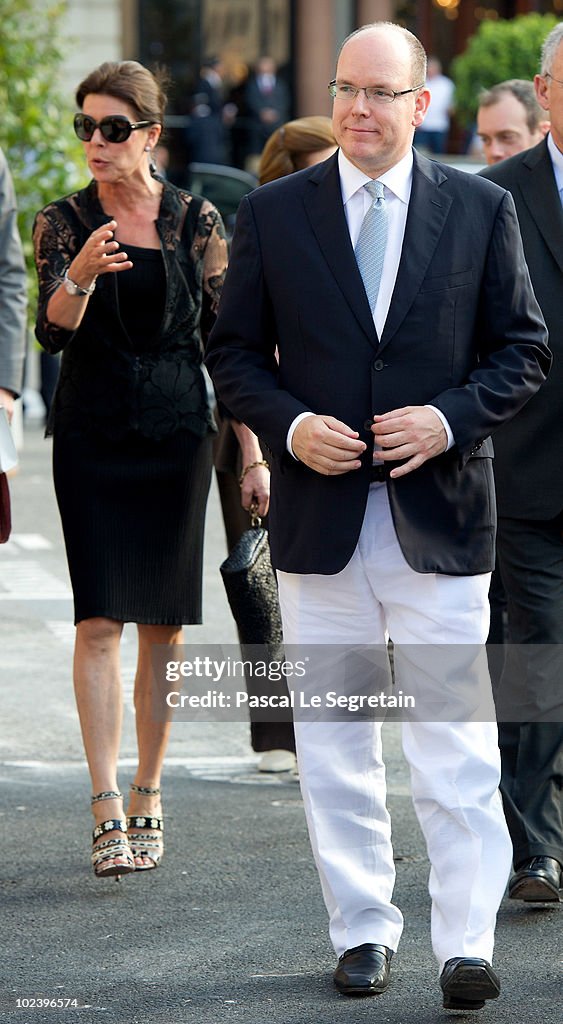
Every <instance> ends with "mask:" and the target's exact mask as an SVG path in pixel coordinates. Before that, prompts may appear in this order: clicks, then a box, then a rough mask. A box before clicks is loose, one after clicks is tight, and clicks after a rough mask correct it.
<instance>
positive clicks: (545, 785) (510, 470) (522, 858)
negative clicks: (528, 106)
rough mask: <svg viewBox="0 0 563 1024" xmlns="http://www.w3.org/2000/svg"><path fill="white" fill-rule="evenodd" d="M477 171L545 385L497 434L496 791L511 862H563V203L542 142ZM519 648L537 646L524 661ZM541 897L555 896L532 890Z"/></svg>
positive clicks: (516, 864) (516, 863)
mask: <svg viewBox="0 0 563 1024" xmlns="http://www.w3.org/2000/svg"><path fill="white" fill-rule="evenodd" d="M560 49H561V46H560ZM554 88H559V89H561V88H562V87H561V86H558V85H557V84H556V85H555V86H554ZM482 174H483V176H484V177H487V178H490V179H491V180H492V181H495V182H497V183H498V184H499V185H501V186H502V187H503V188H506V189H509V190H510V192H511V193H512V196H513V198H514V202H515V204H516V210H517V213H518V220H519V222H520V230H521V233H522V240H523V243H524V253H525V256H526V260H527V263H528V267H529V270H530V276H531V279H532V284H533V286H534V291H535V293H536V297H537V299H538V302H539V304H540V307H541V310H542V313H543V316H544V319H545V321H546V324H547V326H548V329H549V344H550V348H551V350H552V352H553V356H554V361H553V367H552V371H551V373H550V376H549V379H548V381H547V382H546V384H545V386H544V387H543V388H542V389H541V391H540V392H539V393H538V394H537V395H535V396H534V397H533V398H532V399H531V400H530V401H529V402H528V403H527V405H526V406H525V407H524V409H522V411H521V412H520V413H518V415H517V416H516V417H515V419H514V420H512V421H511V422H510V423H509V424H506V425H505V426H503V427H501V428H500V429H499V430H498V431H497V433H496V434H495V453H496V459H495V478H496V488H497V499H498V513H499V527H498V541H497V543H498V559H499V565H500V569H501V572H502V577H503V580H504V583H505V589H506V593H507V599H508V625H509V635H510V641H511V646H509V647H507V653H506V661H505V666H504V672H503V675H502V679H501V682H500V693H499V700H500V702H501V705H502V708H503V711H502V716H501V717H503V716H506V714H508V713H509V708H510V706H511V705H512V706H513V707H514V708H515V710H518V708H519V707H521V708H522V712H521V714H519V715H517V716H515V717H518V719H519V720H518V721H516V722H512V723H510V722H506V723H502V724H501V725H500V730H499V732H500V746H501V753H502V783H501V789H502V794H503V800H504V806H505V812H506V816H507V821H508V825H509V829H510V834H511V838H512V842H513V846H514V867H515V869H518V868H520V867H521V866H522V865H523V864H524V863H526V862H528V861H529V860H531V859H532V858H534V857H538V856H540V857H552V858H554V859H555V860H557V861H558V862H559V864H563V796H562V791H563V720H562V716H561V708H562V700H561V690H562V688H563V671H562V664H561V656H560V654H559V653H558V651H559V650H563V648H561V647H560V645H562V644H563V536H562V531H563V461H562V455H563V207H562V205H561V199H560V196H559V193H558V190H557V187H556V181H555V177H554V172H553V165H552V161H551V157H550V153H549V149H548V142H547V139H545V140H543V141H542V142H540V143H539V144H538V145H537V146H535V147H534V148H533V149H530V150H527V151H526V152H524V153H520V154H518V155H516V156H513V157H511V158H510V159H509V160H504V161H503V162H502V163H500V164H497V165H496V166H495V167H490V168H488V169H487V170H486V171H483V172H482ZM523 644H533V645H535V646H534V647H533V648H532V649H531V651H530V652H529V656H528V657H527V658H526V663H525V664H524V661H523V651H522V649H521V648H520V647H519V645H523ZM512 645H516V646H512ZM544 645H547V646H544ZM524 702H527V705H528V713H527V715H526V713H525V703H524ZM524 716H525V717H524ZM518 891H519V890H518V888H517V889H516V896H517V898H518ZM521 891H522V892H523V891H524V890H523V889H522V890H521ZM542 897H543V898H554V894H553V895H552V896H551V897H550V896H549V890H548V889H545V890H544V892H541V889H540V891H539V894H538V898H542ZM526 898H527V899H529V898H530V895H529V894H528V895H527V896H526Z"/></svg>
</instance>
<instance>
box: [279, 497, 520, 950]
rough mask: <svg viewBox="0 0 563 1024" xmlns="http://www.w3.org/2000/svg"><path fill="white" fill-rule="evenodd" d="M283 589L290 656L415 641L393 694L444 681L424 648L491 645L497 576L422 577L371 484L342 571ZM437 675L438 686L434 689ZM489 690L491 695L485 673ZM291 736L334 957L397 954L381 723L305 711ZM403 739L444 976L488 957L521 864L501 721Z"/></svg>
mask: <svg viewBox="0 0 563 1024" xmlns="http://www.w3.org/2000/svg"><path fill="white" fill-rule="evenodd" d="M278 581H279V592H280V605H281V611H282V620H283V627H284V640H285V642H286V644H288V645H295V646H292V656H295V654H296V652H298V651H299V649H300V647H303V645H304V646H305V647H307V645H312V644H314V645H325V644H326V645H331V644H344V645H351V646H352V645H354V646H356V645H362V644H364V645H373V644H384V643H385V641H386V639H387V637H388V636H390V637H391V639H392V640H393V642H394V644H395V645H402V644H404V645H407V647H406V648H405V649H406V651H407V652H408V655H407V657H406V658H402V657H401V658H398V659H396V661H395V681H396V686H397V687H398V688H400V689H403V691H404V692H409V690H410V689H412V686H413V684H415V683H417V681H416V678H415V677H416V675H417V668H418V675H419V679H418V683H417V685H418V686H419V687H420V686H421V685H426V683H428V684H429V685H431V686H436V688H437V689H439V688H440V686H442V685H443V678H440V675H441V663H440V658H438V659H433V658H429V657H428V651H429V650H431V649H432V648H429V647H428V646H427V645H447V649H448V651H449V652H450V653H451V651H452V649H453V650H454V651H455V648H454V647H453V645H462V646H461V647H460V648H458V650H459V651H460V652H465V651H466V650H471V649H472V646H473V648H474V646H475V645H484V643H485V639H486V636H487V632H488V617H489V608H488V588H489V581H490V576H489V574H488V573H487V574H484V575H480V576H469V577H467V576H466V577H455V576H442V575H438V574H436V575H434V574H428V575H426V574H420V573H416V572H414V571H413V570H412V569H411V568H410V567H409V566H408V564H407V563H406V561H405V559H404V557H403V555H402V552H401V550H400V548H399V544H398V541H397V537H396V533H395V529H394V526H393V522H392V518H391V513H390V509H389V503H388V498H387V488H386V485H385V484H373V485H372V486H371V487H370V492H369V497H368V503H367V508H366V515H365V519H364V523H363V526H362V531H361V535H360V539H359V542H358V545H357V548H356V550H355V552H354V555H353V557H352V559H351V561H350V562H349V563H348V565H347V566H346V567H345V569H343V570H342V571H341V572H340V573H337V574H336V575H333V576H324V575H299V574H293V573H285V572H278ZM417 651H418V652H419V653H418V656H417ZM417 661H418V662H419V664H418V666H417V664H416V662H417ZM321 662H322V665H323V668H322V671H323V676H324V678H323V680H322V682H323V688H324V689H326V688H327V687H328V688H329V689H330V687H332V688H333V689H334V690H336V691H338V689H339V682H340V683H341V680H339V678H338V672H339V659H338V658H336V657H335V658H334V659H332V661H331V659H330V657H329V658H326V657H325V658H322V659H321ZM459 664H460V666H465V665H467V666H468V670H467V672H466V677H467V678H465V679H462V678H459V672H458V673H457V676H456V672H455V671H454V672H453V673H450V674H451V675H452V676H453V677H454V682H455V685H456V686H460V687H461V689H462V690H463V687H464V686H466V688H468V689H469V687H470V686H471V666H470V665H469V663H468V660H467V657H466V656H465V654H463V655H462V656H461V657H460V662H459ZM331 666H332V668H331ZM433 666H435V674H436V676H437V677H438V678H436V679H434V680H431V678H430V677H431V675H432V671H433ZM331 671H332V673H333V677H332V678H330V673H331ZM327 676H328V678H327ZM421 679H422V684H421V682H420V680H421ZM481 685H482V680H481ZM487 687H488V688H489V692H490V684H489V682H488V677H487ZM295 734H296V742H297V755H298V760H299V772H300V779H301V789H302V793H303V800H304V805H305V813H306V817H307V824H308V828H309V835H310V839H311V845H312V848H313V854H314V857H315V861H316V864H317V868H318V871H319V875H320V880H321V886H322V891H323V895H324V899H325V903H326V906H327V910H328V913H329V917H330V936H331V940H332V943H333V946H334V949H335V951H336V954H337V955H338V956H339V955H340V954H341V953H343V952H344V950H346V949H350V948H352V947H354V946H358V945H360V944H362V943H364V942H379V943H383V944H384V945H386V946H389V947H390V948H391V949H396V948H397V945H398V942H399V939H400V936H401V932H402V927H403V918H402V915H401V912H400V911H399V909H398V908H397V907H396V906H394V904H393V903H392V893H393V886H394V881H395V868H394V863H393V849H392V845H391V822H390V818H389V814H388V812H387V808H386V783H385V767H384V764H383V760H382V744H381V724H380V723H378V722H375V721H370V720H356V721H350V720H345V721H342V720H341V721H299V715H298V714H297V715H296V722H295ZM402 735H403V750H404V754H405V757H406V759H407V762H408V764H409V767H410V773H411V787H412V797H413V802H414V807H415V811H416V814H417V817H418V820H419V822H420V825H421V828H422V831H423V833H424V837H425V840H426V846H427V850H428V856H429V859H430V864H431V870H430V879H429V891H430V895H431V899H432V946H433V950H434V953H435V955H436V958H437V960H438V963H439V966H440V970H441V968H442V966H443V964H444V963H445V961H446V960H448V959H449V958H450V957H455V956H479V957H483V958H485V959H486V960H489V961H490V960H491V958H492V952H493V941H494V927H495V921H496V914H497V910H498V906H499V904H500V901H501V899H502V896H503V893H504V889H505V885H506V881H507V878H508V875H509V871H510V863H511V855H512V847H511V843H510V838H509V834H508V830H507V827H506V823H505V819H504V815H503V810H502V804H501V801H500V797H499V793H498V784H499V778H500V756H499V750H498V740H497V728H496V724H495V723H494V721H492V716H491V720H489V721H474V720H464V719H463V716H462V718H461V720H456V721H455V722H447V721H443V720H442V721H416V722H404V723H403V726H402Z"/></svg>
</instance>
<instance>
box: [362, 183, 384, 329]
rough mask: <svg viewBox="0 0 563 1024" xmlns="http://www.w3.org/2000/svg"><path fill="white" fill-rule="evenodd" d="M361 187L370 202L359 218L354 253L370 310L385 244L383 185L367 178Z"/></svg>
mask: <svg viewBox="0 0 563 1024" xmlns="http://www.w3.org/2000/svg"><path fill="white" fill-rule="evenodd" d="M364 188H365V189H367V191H368V192H369V194H370V196H371V198H372V200H373V202H372V204H371V206H370V208H369V210H368V212H367V213H366V215H365V217H364V219H363V221H362V226H361V228H360V234H359V236H358V241H357V243H356V249H355V253H356V260H357V262H358V267H359V268H360V274H361V275H362V279H363V282H364V287H365V290H366V295H367V297H368V300H369V304H370V309H371V311H372V312H373V310H374V309H375V304H376V302H377V294H378V292H379V283H380V281H381V274H382V271H383V259H384V256H385V246H386V245H387V209H386V206H385V198H384V195H383V188H384V186H383V183H382V182H381V181H368V182H367V184H365V185H364Z"/></svg>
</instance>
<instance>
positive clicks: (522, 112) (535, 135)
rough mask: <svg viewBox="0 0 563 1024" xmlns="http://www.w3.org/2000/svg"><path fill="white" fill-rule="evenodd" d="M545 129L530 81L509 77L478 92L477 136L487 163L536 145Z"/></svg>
mask: <svg viewBox="0 0 563 1024" xmlns="http://www.w3.org/2000/svg"><path fill="white" fill-rule="evenodd" d="M548 131H549V118H548V117H546V111H545V110H543V109H542V108H541V107H540V105H539V103H538V101H537V98H536V90H535V88H534V83H533V82H527V81H526V80H525V79H523V78H511V79H509V80H508V81H506V82H499V83H498V85H493V87H492V89H486V90H485V91H483V92H482V93H481V94H480V95H479V109H478V111H477V136H478V138H479V139H480V140H481V146H482V148H483V153H484V155H485V160H486V161H487V164H488V165H489V166H491V165H492V164H498V163H500V161H501V160H506V158H507V157H509V156H514V155H515V154H516V153H522V151H523V150H525V149H530V148H531V147H532V146H536V145H537V143H538V142H541V140H542V139H543V138H544V136H545V134H546V132H548Z"/></svg>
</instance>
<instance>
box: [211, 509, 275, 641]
mask: <svg viewBox="0 0 563 1024" xmlns="http://www.w3.org/2000/svg"><path fill="white" fill-rule="evenodd" d="M251 516H252V518H251V526H250V529H248V530H245V531H244V533H243V534H242V536H241V537H240V538H239V540H238V541H237V543H236V544H235V546H234V548H233V550H232V551H231V553H230V555H229V556H228V558H226V559H225V561H224V562H223V563H222V564H221V566H220V571H221V576H222V577H223V583H224V586H225V591H226V594H227V599H228V601H229V605H230V607H231V611H232V613H233V617H234V620H235V622H236V624H237V627H238V632H239V637H240V641H241V643H243V644H268V645H276V644H281V642H282V624H281V615H280V607H279V602H278V585H277V582H276V577H275V573H274V570H273V569H272V563H271V560H270V545H269V542H268V531H267V530H264V529H263V527H262V526H261V520H260V518H259V517H258V516H256V515H253V514H252V511H251Z"/></svg>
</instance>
